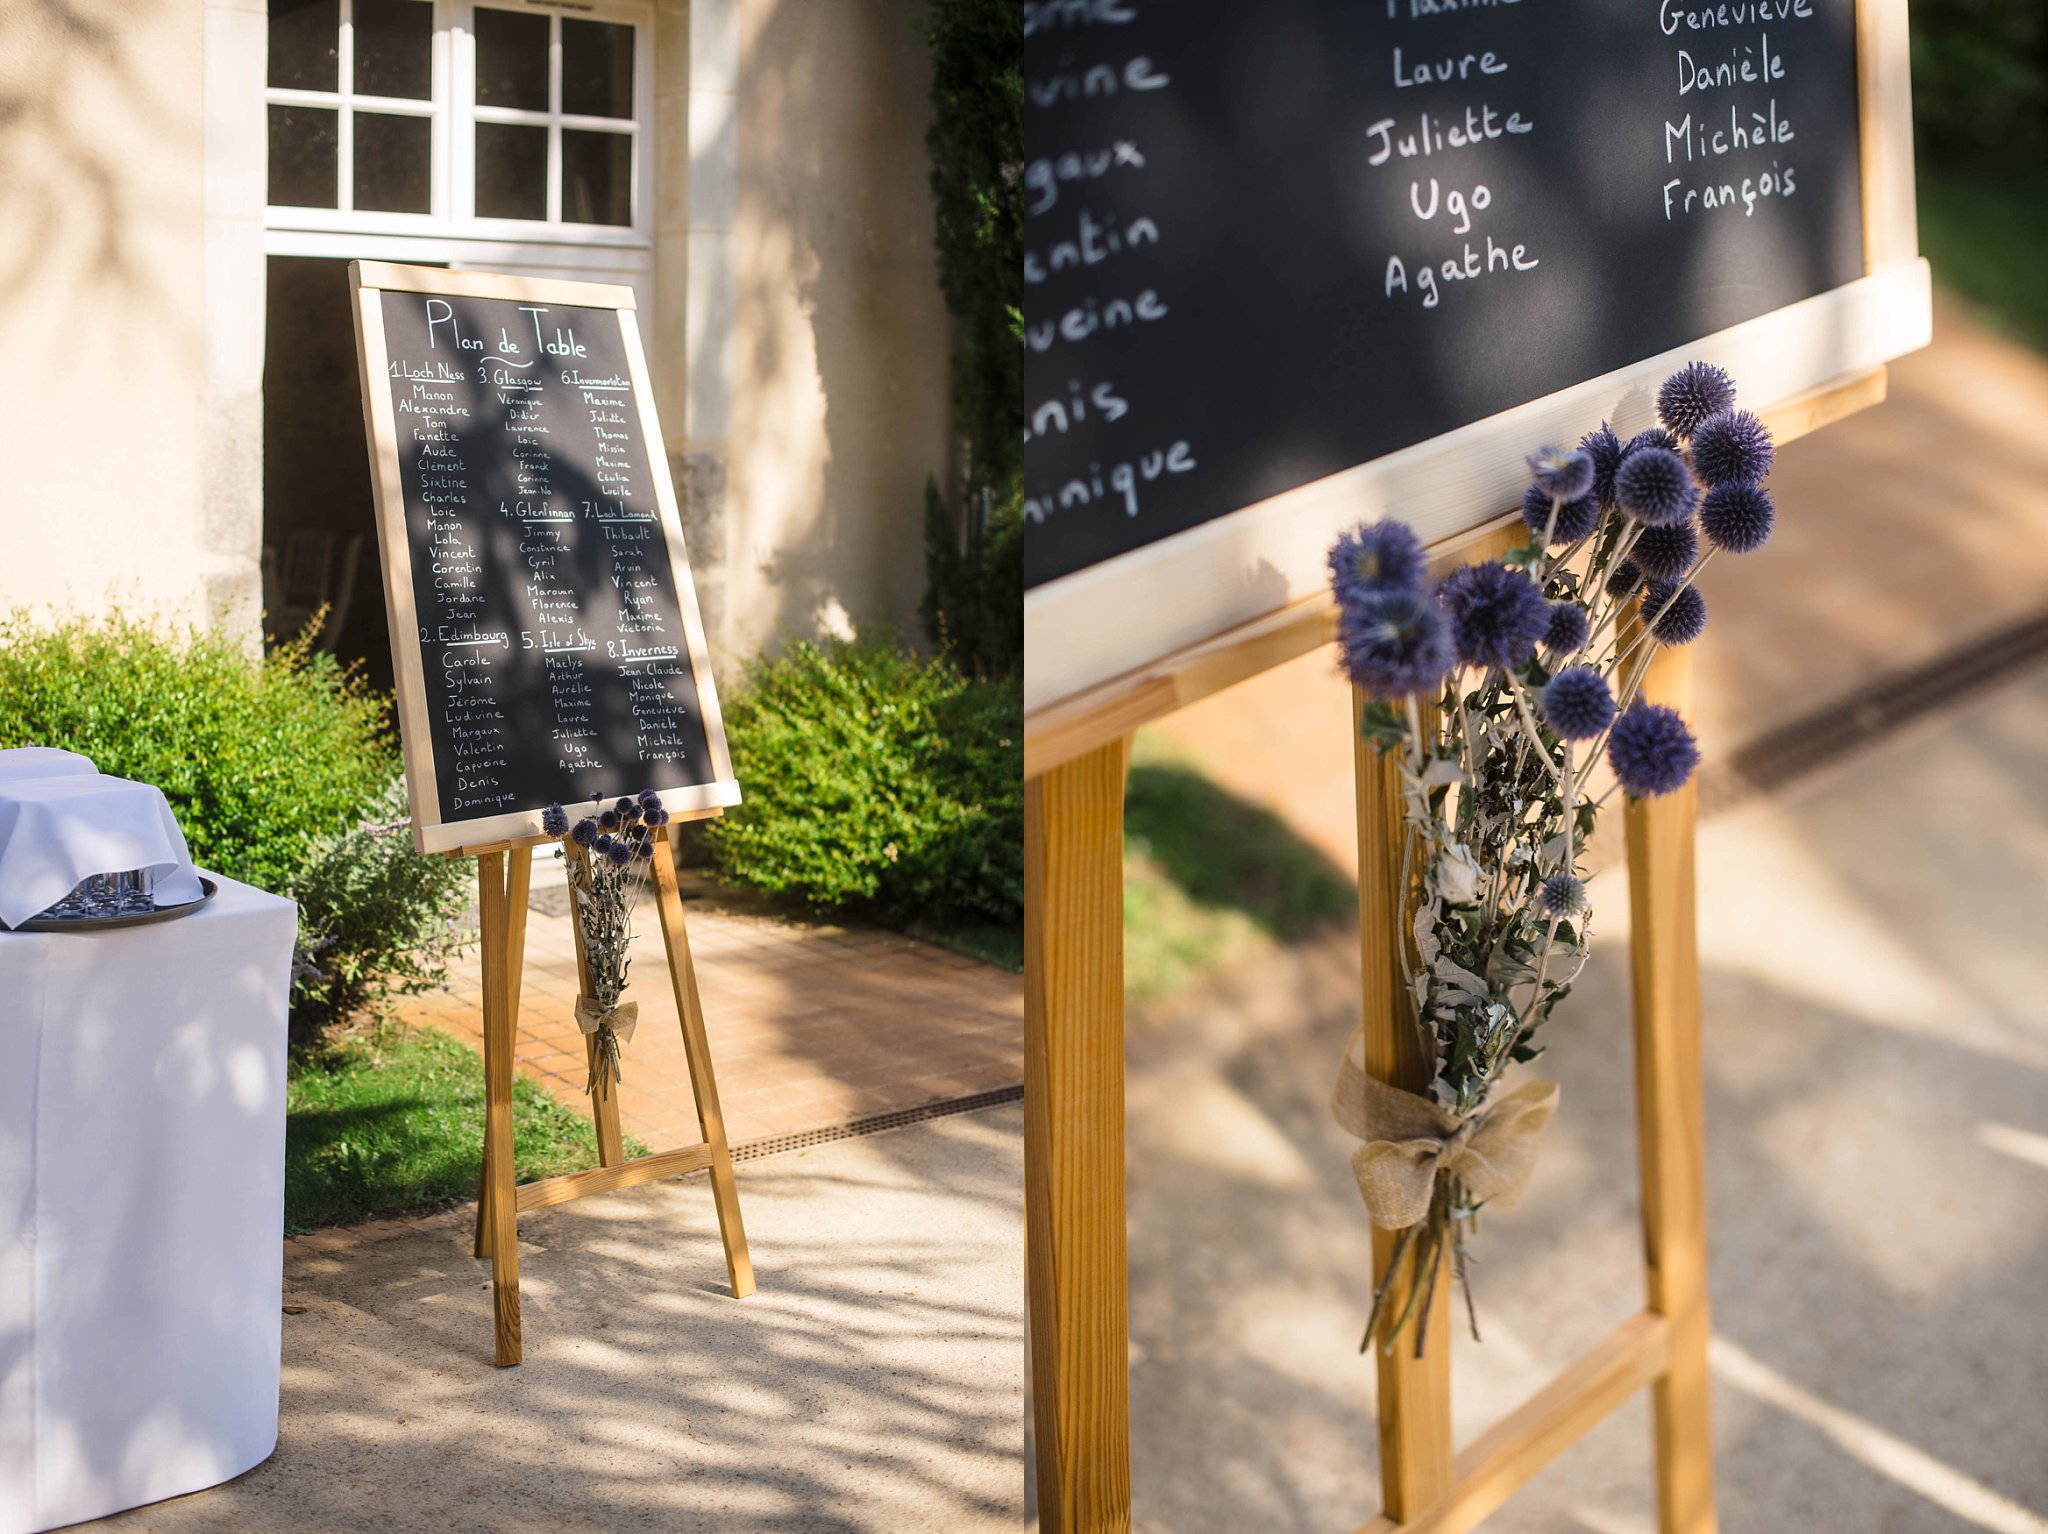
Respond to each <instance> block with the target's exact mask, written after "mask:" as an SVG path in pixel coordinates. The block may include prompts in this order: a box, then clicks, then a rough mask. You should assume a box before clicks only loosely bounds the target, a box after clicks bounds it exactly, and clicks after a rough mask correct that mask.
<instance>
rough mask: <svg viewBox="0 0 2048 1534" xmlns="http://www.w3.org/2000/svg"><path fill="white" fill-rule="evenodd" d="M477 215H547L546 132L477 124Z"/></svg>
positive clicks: (521, 126)
mask: <svg viewBox="0 0 2048 1534" xmlns="http://www.w3.org/2000/svg"><path fill="white" fill-rule="evenodd" d="M479 14H481V13H479ZM476 214H477V217H478V218H535V219H545V218H546V217H547V216H548V130H547V129H545V128H541V127H535V126H532V125H529V124H527V123H478V124H477V125H476Z"/></svg>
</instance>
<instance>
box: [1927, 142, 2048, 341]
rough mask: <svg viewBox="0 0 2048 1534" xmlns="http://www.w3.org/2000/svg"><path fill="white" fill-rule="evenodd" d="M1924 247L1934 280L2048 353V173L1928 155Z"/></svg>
mask: <svg viewBox="0 0 2048 1534" xmlns="http://www.w3.org/2000/svg"><path fill="white" fill-rule="evenodd" d="M1918 176H1919V183H1920V251H1921V254H1922V255H1924V256H1926V257H1927V259H1928V261H1929V263H1930V264H1932V266H1933V267H1934V278H1935V281H1937V282H1939V283H1940V284H1941V285H1942V286H1943V287H1945V288H1948V289H1949V290H1950V291H1951V292H1953V293H1956V294H1958V295H1960V296H1961V297H1963V298H1965V299H1967V300H1969V302H1970V303H1971V304H1972V305H1973V306H1974V307H1975V308H1976V309H1977V310H1978V312H1979V313H1980V314H1982V315H1983V316H1984V317H1985V318H1986V319H1987V320H1989V321H1990V322H1991V323H1992V324H1994V325H1995V326H1997V327H1998V328H1999V329H2001V330H2003V331H2004V332H2005V333H2006V334H2007V335H2010V336H2011V337H2013V338H2014V339H2015V340H2018V341H2023V342H2025V343H2026V344H2027V345H2029V346H2032V347H2034V348H2036V349H2037V350H2041V351H2048V261H2044V260H2043V258H2042V254H2041V253H2042V251H2043V250H2048V170H2043V169H2041V168H2024V167H2020V166H2012V165H2009V166H2001V167H1997V168H1995V169H1979V168H1962V167H1956V166H1951V165H1946V164H1942V163H1939V162H1937V161H1934V160H1932V159H1929V158H1923V159H1922V160H1921V161H1920V164H1919V167H1918Z"/></svg>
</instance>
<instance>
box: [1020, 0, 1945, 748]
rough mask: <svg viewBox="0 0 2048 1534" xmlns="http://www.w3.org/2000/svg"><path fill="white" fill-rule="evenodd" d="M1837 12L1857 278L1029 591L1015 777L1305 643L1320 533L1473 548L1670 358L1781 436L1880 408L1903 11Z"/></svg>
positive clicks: (1891, 275)
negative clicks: (1534, 475) (1548, 447)
mask: <svg viewBox="0 0 2048 1534" xmlns="http://www.w3.org/2000/svg"><path fill="white" fill-rule="evenodd" d="M1854 13H1855V14H1854V25H1855V32H1856V75H1857V102H1856V122H1857V132H1858V156H1857V162H1858V165H1859V167H1860V190H1861V198H1862V208H1861V211H1862V223H1863V273H1864V274H1863V276H1862V277H1860V278H1858V279H1857V280H1855V281H1852V282H1849V283H1847V284H1845V285H1843V286H1840V287H1836V288H1833V289H1831V290H1829V291H1826V292H1823V293H1819V294H1817V295H1815V296H1813V297H1810V298H1807V299H1804V300H1802V301H1800V302H1798V303H1794V304H1792V305H1790V306H1789V307H1786V308H1783V309H1779V310H1776V311H1773V312H1771V313H1768V314H1764V315H1761V316H1758V317H1756V318H1753V319H1750V320H1747V321H1745V322H1743V323H1741V324H1737V325H1734V326H1732V327H1730V328H1728V329H1725V330H1722V331H1719V332H1717V333H1715V334H1711V335H1706V336H1701V337H1698V338H1695V339H1694V340H1691V341H1688V342H1686V343H1684V344H1683V345H1680V346H1677V347H1674V348H1672V349H1670V350H1667V351H1664V352H1660V353H1659V354H1657V355H1655V356H1652V357H1647V358H1644V359H1642V360H1641V361H1639V362H1636V363H1633V364H1631V365H1629V366H1626V367H1622V368H1618V369H1616V370H1614V371H1612V372H1609V373H1606V374H1603V375H1601V376H1600V377H1597V378H1592V379H1588V380H1585V381H1583V382H1580V383H1577V384H1574V385H1572V386H1571V387H1569V388H1565V389H1562V390H1559V391H1558V392H1556V393H1553V394H1550V395H1548V396H1546V397H1544V398H1541V399H1534V400H1529V401H1527V402H1525V403H1522V404H1519V405H1516V406H1514V407H1513V408H1511V409H1507V410H1503V411H1501V412H1500V413H1498V414H1496V415H1492V416H1489V417H1487V418H1485V419H1483V420H1478V421H1474V422H1471V423H1469V424H1467V425H1464V426H1461V427H1459V428H1458V429H1456V430H1454V431H1450V432H1447V433H1445V434H1443V435H1440V436H1437V437H1433V438H1430V439H1429V440H1427V441H1423V442H1419V443H1416V444H1414V445H1413V446H1410V447H1406V448H1403V449H1401V450H1399V451H1397V452H1392V453H1389V454H1387V455H1386V456H1384V457H1381V458H1377V459H1373V460H1371V461H1369V462H1365V463H1359V464H1355V465H1353V466H1352V467H1350V468H1347V469H1344V470H1342V471H1340V472H1337V473H1333V474H1330V475H1328V476H1327V477H1324V478H1322V479H1318V480H1316V481H1314V482H1312V483H1308V484H1303V485H1300V486H1298V487H1296V488H1293V489H1290V490H1287V491H1284V492H1283V493H1280V494H1277V495H1274V496H1271V497H1270V498H1268V499H1266V500H1262V501H1259V502H1256V503H1254V504H1251V505H1247V506H1244V507H1241V508H1239V509H1238V510H1236V511H1233V512H1231V513H1229V514H1227V515H1224V516H1220V517H1217V518H1215V519H1213V520H1209V521H1204V522H1201V523H1199V524H1198V525H1196V526H1194V527H1192V528H1190V529H1188V530H1187V531H1184V532H1181V533H1178V534H1175V535H1173V536H1171V537H1167V538H1164V539H1162V540H1160V541H1158V542H1155V543H1149V544H1146V545H1144V546H1142V547H1140V548H1136V549H1134V550H1131V551H1130V552H1127V553H1123V554H1119V555H1117V556H1115V557H1113V558H1110V559H1107V560H1105V561H1103V562H1101V563H1098V564H1092V565H1088V566H1086V567H1084V568H1081V569H1078V570H1076V571H1074V572H1073V573H1071V574H1067V575H1063V576H1060V577H1058V578H1057V579H1053V580H1051V581H1048V582H1046V583H1045V584H1043V585H1039V586H1036V587H1034V588H1033V589H1031V590H1030V591H1029V592H1027V594H1026V597H1025V603H1024V611H1025V653H1026V664H1025V710H1026V716H1025V772H1026V775H1027V776H1030V775H1034V774H1037V773H1041V772H1044V771H1045V770H1047V769H1048V768H1049V767H1051V766H1054V765H1057V764H1058V763H1059V762H1062V761H1069V760H1073V759H1074V758H1075V757H1077V756H1079V755H1081V754H1082V753H1084V752H1086V751H1089V750H1092V749H1094V748H1096V747H1099V746H1101V745H1104V744H1106V743H1107V742H1109V741H1112V740H1115V739H1117V738H1120V737H1121V736H1122V735H1125V734H1128V733H1129V732H1130V731H1131V730H1132V729H1134V728H1136V726H1137V725H1139V724H1141V723H1143V722H1144V721H1145V720H1147V719H1150V718H1156V717H1158V716H1160V715H1161V714H1163V713H1166V712H1168V711H1170V710H1171V709H1173V708H1177V707H1180V706H1183V705H1184V704H1186V703H1189V702H1192V701H1194V699H1195V698H1197V697H1200V696H1202V695H1204V694H1205V693H1207V692H1210V691H1214V690H1215V689H1216V687H1217V686H1223V685H1228V684H1229V683H1230V682H1232V681H1236V680H1239V679H1241V678H1243V677H1246V676H1250V675H1253V674H1256V672H1258V671H1260V670H1264V669H1266V668H1267V667H1269V666H1272V665H1277V664H1279V663H1280V662H1281V661H1283V660H1286V659H1288V658H1290V657H1291V656H1293V655H1298V654H1301V653H1304V652H1305V651H1306V650H1308V649H1311V648H1314V647H1315V646H1316V645H1318V644H1321V643H1322V642H1324V640H1325V639H1326V638H1327V623H1326V621H1325V619H1324V618H1323V617H1322V616H1320V615H1321V614H1323V613H1324V612H1325V610H1326V609H1327V607H1328V603H1329V597H1328V593H1327V590H1326V576H1325V571H1324V569H1323V559H1324V555H1325V553H1326V551H1327V550H1328V548H1329V545H1330V543H1331V542H1332V541H1333V539H1334V538H1335V536H1336V534H1337V533H1338V532H1340V531H1341V530H1342V529H1344V528H1346V527H1349V526H1352V525H1355V524H1356V523H1358V522H1361V521H1372V520H1375V519H1377V518H1380V517H1397V518H1400V519H1401V520H1404V521H1406V522H1407V523H1409V525H1410V526H1412V527H1413V528H1414V529H1415V531H1416V532H1417V533H1418V534H1420V535H1421V536H1422V537H1423V539H1424V541H1425V542H1427V543H1430V544H1432V545H1436V546H1439V547H1451V546H1453V545H1455V544H1456V543H1457V542H1459V541H1460V540H1465V539H1469V538H1474V537H1479V536H1482V535H1483V534H1484V532H1485V531H1486V529H1487V528H1488V527H1489V526H1490V525H1492V524H1495V523H1497V522H1500V521H1501V520H1502V519H1503V518H1504V516H1505V515H1506V514H1508V513H1509V510H1510V508H1511V507H1513V506H1515V505H1516V504H1517V503H1518V501H1519V497H1520V494H1521V491H1522V489H1523V487H1524V484H1525V482H1526V479H1527V472H1526V469H1525V468H1524V465H1523V454H1524V453H1526V452H1527V451H1528V450H1529V449H1530V448H1531V447H1532V446H1533V445H1535V444H1536V443H1539V442H1542V441H1562V440H1569V441H1575V440H1577V438H1578V436H1579V435H1580V434H1581V433H1582V432H1584V431H1585V430H1587V429H1589V428H1591V427H1592V426H1594V425H1596V424H1598V422H1599V421H1600V420H1602V419H1603V418H1605V419H1609V420H1611V421H1613V422H1614V424H1615V426H1616V429H1617V430H1620V431H1621V432H1622V433H1623V435H1628V434H1629V433H1631V432H1633V431H1636V430H1640V429H1642V428H1643V427H1646V426H1649V425H1651V424H1652V411H1651V400H1652V396H1653V395H1654V392H1655V389H1656V386H1657V384H1658V383H1659V382H1660V381H1661V380H1662V379H1663V378H1664V377H1665V376H1666V375H1667V374H1669V373H1670V372H1671V371H1672V369H1673V368H1674V367H1676V366H1678V365H1679V364H1681V363H1683V362H1685V361H1688V360H1691V359H1693V358H1704V359H1706V360H1708V361H1712V362H1717V363H1719V364H1721V365H1722V366H1724V367H1726V368H1728V369H1729V370H1730V372H1731V373H1733V374H1734V376H1735V377H1736V378H1737V380H1738V381H1739V382H1740V384H1741V386H1742V390H1743V403H1744V404H1745V405H1746V406H1747V407H1748V408H1751V409H1753V410H1756V411H1757V412H1758V413H1759V414H1761V415H1763V416H1764V418H1765V419H1766V420H1767V421H1769V422H1771V423H1772V425H1773V427H1774V429H1776V430H1777V432H1778V434H1779V436H1780V438H1781V440H1785V439H1789V438H1790V437H1792V436H1796V435H1798V434H1799V433H1800V432H1802V431H1805V430H1811V429H1813V428H1814V427H1815V426H1818V425H1821V424H1825V423H1826V422H1828V421H1831V420H1834V419H1837V418H1839V417H1840V416H1842V415H1846V414H1849V413H1851V412H1852V411H1854V410H1858V409H1862V408H1864V407H1866V406H1868V405H1872V404H1876V403H1877V402H1879V401H1880V400H1882V399H1883V398H1884V374H1883V368H1884V365H1885V364H1886V363H1887V362H1889V361H1891V360H1892V359H1894V358H1897V357H1899V356H1902V355H1904V354H1905V353H1907V352H1910V351H1914V350H1917V349H1918V348H1920V347H1922V346H1924V345H1926V344H1927V341H1928V340H1929V338H1930V335H1931V326H1932V320H1931V289H1930V280H1929V273H1928V268H1927V263H1926V262H1925V261H1923V260H1921V259H1920V258H1919V250H1918V238H1917V233H1916V229H1915V222H1914V201H1913V148H1912V115H1911V102H1910V94H1909V83H1908V75H1907V55H1908V40H1907V27H1906V5H1905V0H1854ZM1027 536H1028V534H1027Z"/></svg>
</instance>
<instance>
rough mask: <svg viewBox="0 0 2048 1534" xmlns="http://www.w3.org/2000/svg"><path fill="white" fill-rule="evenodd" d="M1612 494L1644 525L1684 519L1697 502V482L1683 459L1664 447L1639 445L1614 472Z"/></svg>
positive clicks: (1651, 525)
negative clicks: (1695, 482) (1694, 481)
mask: <svg viewBox="0 0 2048 1534" xmlns="http://www.w3.org/2000/svg"><path fill="white" fill-rule="evenodd" d="M1614 498H1615V500H1617V501H1619V502H1620V503H1621V509H1622V510H1623V511H1625V512H1627V513H1628V514H1629V515H1630V516H1632V517H1634V518H1635V519H1636V520H1637V521H1638V522H1641V523H1642V524H1643V525H1644V526H1646V527H1669V526H1670V525H1671V524H1672V523H1674V522H1684V521H1688V520H1690V519H1691V517H1692V511H1693V507H1694V506H1696V505H1697V504H1698V503H1699V498H1700V491H1699V486H1697V485H1695V484H1694V483H1693V482H1692V471H1691V470H1689V469H1687V468H1686V466H1685V460H1684V459H1683V458H1681V457H1679V456H1678V454H1676V453H1675V452H1673V451H1672V450H1671V449H1670V448H1668V447H1640V448H1637V449H1636V450H1635V451H1634V452H1633V453H1630V454H1629V455H1628V456H1627V457H1626V458H1624V459H1622V461H1621V467H1620V468H1619V469H1617V470H1615V473H1614Z"/></svg>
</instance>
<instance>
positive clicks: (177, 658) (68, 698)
mask: <svg viewBox="0 0 2048 1534" xmlns="http://www.w3.org/2000/svg"><path fill="white" fill-rule="evenodd" d="M27 745H44V746H62V747H65V748H66V749H68V750H72V751H80V752H83V753H84V754H85V755H87V756H89V757H91V758H92V759H93V761H94V762H95V763H96V764H97V765H98V766H99V769H100V771H102V772H105V773H110V774H112V775H114V776H116V777H123V778H134V779H136V780H137V781H138V782H143V783H154V784H155V785H156V786H157V787H159V788H161V789H162V790H163V791H164V797H165V798H166V799H168V800H169V801H170V804H171V809H172V811H173V812H174V813H175V814H176V815H177V817H178V824H179V825H180V826H181V827H183V829H184V832H185V841H186V843H187V845H189V846H190V847H191V849H192V856H193V858H194V859H195V860H196V861H197V862H198V863H199V864H200V865H201V866H203V867H206V868H211V869H214V870H215V871H217V872H219V873H223V874H226V875H227V876H228V877H229V878H231V879H239V880H241V881H242V882H244V883H247V884H254V885H258V886H260V887H261V888H263V889H268V890H275V891H278V892H280V893H282V892H285V891H287V890H288V889H289V888H290V885H291V881H292V877H293V875H295V874H296V873H297V872H298V870H299V868H300V866H301V864H302V863H303V862H304V861H305V858H306V854H307V850H308V848H309V846H310V844H311V843H312V842H313V840H314V839H315V838H317V837H319V836H322V835H324V834H327V833H329V832H332V831H335V830H337V829H339V828H340V827H342V826H344V825H346V824H348V823H349V822H350V821H351V820H352V819H353V818H354V817H355V815H356V814H357V813H358V812H359V811H360V810H361V809H362V807H363V806H364V805H365V804H366V803H369V802H370V801H371V800H372V799H373V798H374V797H375V796H376V795H378V794H379V793H380V792H381V791H382V790H383V788H384V786H385V785H386V784H387V783H388V782H390V780H391V775H392V773H393V772H394V771H396V770H397V761H398V754H397V749H396V743H395V741H394V739H393V737H392V734H391V727H390V708H389V705H388V704H387V702H386V701H385V700H384V699H383V698H380V697H378V696H377V695H376V694H375V693H373V692H371V691H370V690H369V689H368V688H367V687H366V686H364V685H363V683H362V682H361V680H360V679H359V678H357V677H356V676H354V675H353V674H352V673H350V672H348V671H346V670H344V669H343V668H342V667H341V666H340V665H339V664H337V663H336V662H335V660H334V659H333V657H332V656H328V655H322V654H319V653H318V652H316V651H314V650H313V648H312V646H311V644H310V643H309V642H308V641H307V640H306V639H304V638H301V639H299V640H296V641H294V642H292V643H290V644H287V645H284V646H282V647H280V648H278V649H277V650H275V651H273V652H272V653H271V654H270V655H269V656H268V657H267V658H266V659H265V660H264V661H263V662H262V663H261V664H260V665H259V664H255V663H252V662H251V660H250V658H249V657H248V656H247V655H246V654H244V653H243V652H242V651H241V650H240V649H239V648H237V647H236V646H235V645H233V644H231V643H230V642H228V641H227V640H226V639H225V638H223V637H222V636H220V635H218V634H213V633H208V632H205V631H202V630H188V631H185V632H182V633H181V632H169V631H161V630H158V629H155V628H152V627H150V626H148V625H147V624H143V623H138V622H136V621H134V620H132V619H128V618H123V617H119V616H115V617H110V618H79V619H72V620H70V621H67V622H64V623H62V624H59V625H57V626H55V627H51V628H37V627H35V626H33V625H32V624H30V623H29V621H28V620H27V619H26V618H25V617H23V616H22V615H20V614H14V615H11V616H9V617H6V618H4V619H0V747H7V746H27Z"/></svg>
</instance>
